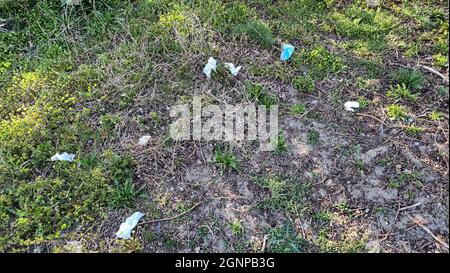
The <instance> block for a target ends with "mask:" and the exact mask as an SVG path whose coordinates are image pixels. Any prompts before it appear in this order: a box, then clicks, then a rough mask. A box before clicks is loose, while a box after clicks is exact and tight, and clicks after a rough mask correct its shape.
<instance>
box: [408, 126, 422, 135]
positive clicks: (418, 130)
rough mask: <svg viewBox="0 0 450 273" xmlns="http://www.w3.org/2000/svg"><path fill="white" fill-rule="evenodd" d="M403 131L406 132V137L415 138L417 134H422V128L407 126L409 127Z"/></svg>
mask: <svg viewBox="0 0 450 273" xmlns="http://www.w3.org/2000/svg"><path fill="white" fill-rule="evenodd" d="M405 131H406V133H407V134H408V135H413V136H416V135H418V134H420V133H422V132H423V128H420V127H417V126H409V127H407V128H406V129H405Z"/></svg>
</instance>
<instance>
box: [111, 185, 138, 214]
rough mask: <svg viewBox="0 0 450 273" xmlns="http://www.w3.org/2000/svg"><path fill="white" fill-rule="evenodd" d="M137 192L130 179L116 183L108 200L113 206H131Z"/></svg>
mask: <svg viewBox="0 0 450 273" xmlns="http://www.w3.org/2000/svg"><path fill="white" fill-rule="evenodd" d="M139 194H140V191H139V190H136V189H135V186H134V184H133V183H132V181H131V180H126V181H125V182H123V183H116V184H115V185H114V188H113V191H112V194H111V197H110V200H109V201H110V205H111V206H112V207H114V208H123V207H133V205H134V202H135V200H136V198H137V197H139Z"/></svg>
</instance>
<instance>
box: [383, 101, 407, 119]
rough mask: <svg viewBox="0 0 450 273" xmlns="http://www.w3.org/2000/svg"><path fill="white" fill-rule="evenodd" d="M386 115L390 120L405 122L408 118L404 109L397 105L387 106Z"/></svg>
mask: <svg viewBox="0 0 450 273" xmlns="http://www.w3.org/2000/svg"><path fill="white" fill-rule="evenodd" d="M386 110H387V115H388V117H389V118H390V119H391V120H405V119H406V118H407V117H408V116H407V114H406V109H405V107H403V106H401V105H397V104H391V105H388V107H387V108H386Z"/></svg>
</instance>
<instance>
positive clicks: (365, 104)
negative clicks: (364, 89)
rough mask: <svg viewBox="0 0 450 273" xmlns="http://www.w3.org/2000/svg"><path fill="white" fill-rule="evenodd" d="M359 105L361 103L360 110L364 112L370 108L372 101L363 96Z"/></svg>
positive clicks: (359, 100)
mask: <svg viewBox="0 0 450 273" xmlns="http://www.w3.org/2000/svg"><path fill="white" fill-rule="evenodd" d="M358 103H359V109H360V110H364V109H366V108H367V107H368V106H369V104H370V101H369V100H368V99H366V98H365V97H362V96H361V97H359V98H358Z"/></svg>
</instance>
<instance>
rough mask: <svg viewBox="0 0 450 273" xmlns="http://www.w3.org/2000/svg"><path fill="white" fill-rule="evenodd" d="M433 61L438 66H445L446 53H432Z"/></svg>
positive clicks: (446, 60)
mask: <svg viewBox="0 0 450 273" xmlns="http://www.w3.org/2000/svg"><path fill="white" fill-rule="evenodd" d="M432 57H433V62H434V63H435V64H436V65H438V66H442V67H445V66H447V65H448V55H447V56H446V55H443V54H441V53H438V54H434V55H433V56H432Z"/></svg>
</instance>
